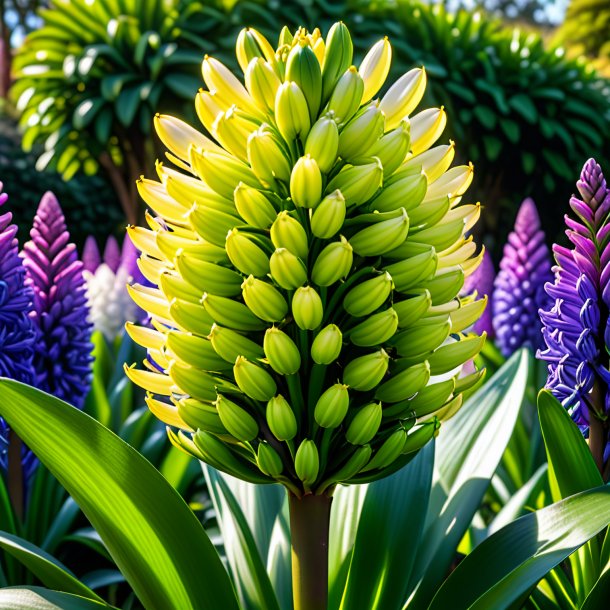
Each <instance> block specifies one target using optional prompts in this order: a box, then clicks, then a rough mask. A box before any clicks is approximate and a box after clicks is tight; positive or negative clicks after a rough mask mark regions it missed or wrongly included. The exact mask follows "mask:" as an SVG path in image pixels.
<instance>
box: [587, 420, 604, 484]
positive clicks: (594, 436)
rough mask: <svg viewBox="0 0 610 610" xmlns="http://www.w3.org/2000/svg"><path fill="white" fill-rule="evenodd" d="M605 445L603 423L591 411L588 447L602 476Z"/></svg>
mask: <svg viewBox="0 0 610 610" xmlns="http://www.w3.org/2000/svg"><path fill="white" fill-rule="evenodd" d="M605 447H606V435H605V433H604V424H603V422H601V421H600V420H599V419H598V418H597V417H596V416H595V414H594V413H591V415H590V417H589V449H590V450H591V453H592V454H593V459H594V460H595V464H596V466H597V468H598V470H599V471H600V473H601V474H602V476H603V474H604V448H605Z"/></svg>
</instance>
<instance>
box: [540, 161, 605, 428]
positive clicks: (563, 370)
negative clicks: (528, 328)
mask: <svg viewBox="0 0 610 610" xmlns="http://www.w3.org/2000/svg"><path fill="white" fill-rule="evenodd" d="M577 188H578V191H579V193H580V196H581V198H580V199H579V198H577V197H572V199H571V200H570V207H571V208H572V211H573V212H574V214H575V215H576V216H577V220H574V219H572V218H570V217H567V216H566V224H567V226H568V230H567V231H566V234H567V236H568V238H569V240H570V241H571V242H572V245H573V247H572V248H571V249H570V248H566V247H563V246H559V245H555V246H554V247H553V252H554V255H555V260H556V262H557V265H556V266H555V267H554V268H553V269H554V272H555V281H554V282H553V283H548V284H547V285H546V291H547V293H548V294H549V296H550V297H551V298H552V299H553V305H552V307H550V309H548V310H541V311H540V317H541V319H542V322H543V324H544V328H543V336H544V340H545V343H546V348H545V349H544V350H541V351H540V352H539V354H538V356H539V358H541V359H543V360H546V361H547V362H548V381H547V387H548V388H549V389H550V390H551V391H552V392H553V394H555V396H557V398H558V399H559V400H560V401H561V402H562V403H563V404H564V405H565V406H566V407H567V408H568V409H569V410H570V412H571V414H572V417H573V419H574V420H575V421H576V423H578V424H579V425H581V426H591V425H592V424H593V423H594V419H597V420H598V421H599V422H600V424H599V425H601V426H602V428H603V429H604V430H605V435H606V439H607V434H608V427H607V421H608V414H609V413H610V390H609V389H608V387H609V384H610V373H609V371H608V350H609V348H610V322H609V318H608V308H609V306H610V264H609V262H610V222H609V219H608V215H609V214H610V189H608V186H607V183H606V180H605V178H604V175H603V173H602V170H601V167H600V166H599V165H598V164H597V163H596V162H595V161H594V160H593V159H590V160H589V161H587V163H586V164H585V166H584V167H583V170H582V173H581V176H580V180H579V181H578V183H577ZM596 425H597V424H596Z"/></svg>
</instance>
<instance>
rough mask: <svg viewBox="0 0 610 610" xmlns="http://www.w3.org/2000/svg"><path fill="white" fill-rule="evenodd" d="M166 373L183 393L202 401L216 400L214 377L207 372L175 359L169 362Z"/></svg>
mask: <svg viewBox="0 0 610 610" xmlns="http://www.w3.org/2000/svg"><path fill="white" fill-rule="evenodd" d="M167 373H168V374H169V376H170V377H171V379H172V381H173V382H174V384H175V385H177V386H178V388H180V390H181V392H182V393H183V394H188V395H189V396H193V397H194V398H198V399H199V400H202V401H211V400H216V385H217V383H216V378H214V377H213V376H212V375H210V374H209V373H206V372H205V371H201V370H199V369H196V368H193V367H191V366H187V365H185V364H181V363H180V362H178V361H177V360H174V361H173V362H170V365H169V367H168V369H167Z"/></svg>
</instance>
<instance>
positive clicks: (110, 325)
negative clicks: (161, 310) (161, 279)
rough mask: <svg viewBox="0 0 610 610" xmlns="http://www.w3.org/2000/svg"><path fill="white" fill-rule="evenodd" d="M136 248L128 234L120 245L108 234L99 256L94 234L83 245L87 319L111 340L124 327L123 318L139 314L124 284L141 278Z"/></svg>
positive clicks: (139, 316) (141, 280)
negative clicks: (88, 312)
mask: <svg viewBox="0 0 610 610" xmlns="http://www.w3.org/2000/svg"><path fill="white" fill-rule="evenodd" d="M137 260H138V251H137V250H136V249H135V246H134V245H133V243H132V241H131V239H130V238H129V236H126V237H125V240H124V241H123V246H122V249H121V248H119V245H118V243H117V241H116V239H115V238H114V237H112V236H111V237H109V238H108V240H107V241H106V245H105V247H104V255H103V257H102V256H100V252H99V249H98V247H97V244H96V242H95V238H94V237H92V236H90V237H88V238H87V240H86V242H85V247H84V249H83V264H84V275H85V281H86V284H87V298H88V302H89V308H90V311H91V313H90V319H91V322H92V323H93V327H94V329H95V330H97V331H99V332H101V333H102V335H104V337H105V338H106V340H107V341H109V342H112V341H114V340H115V338H116V337H117V336H118V335H119V334H120V333H121V332H122V331H123V328H124V326H125V322H128V321H129V322H134V321H136V320H139V319H141V318H142V311H141V309H140V308H139V307H138V306H137V305H136V304H135V303H134V302H133V300H132V299H131V298H130V296H129V294H128V293H127V285H128V284H131V283H134V282H143V281H144V277H143V276H142V274H141V272H140V270H139V268H138V266H137Z"/></svg>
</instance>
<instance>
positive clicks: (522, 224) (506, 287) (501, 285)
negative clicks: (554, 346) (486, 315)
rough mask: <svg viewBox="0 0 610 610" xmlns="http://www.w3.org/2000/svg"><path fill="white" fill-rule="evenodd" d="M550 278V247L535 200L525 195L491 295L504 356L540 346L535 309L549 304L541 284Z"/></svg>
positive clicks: (497, 333)
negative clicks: (520, 349) (526, 197)
mask: <svg viewBox="0 0 610 610" xmlns="http://www.w3.org/2000/svg"><path fill="white" fill-rule="evenodd" d="M552 279H553V273H552V271H551V259H550V254H549V249H548V247H547V245H546V243H545V236H544V232H543V231H542V229H541V228H540V217H539V216H538V211H537V210H536V204H535V203H534V202H533V200H532V199H526V200H525V201H524V202H523V203H522V204H521V207H520V208H519V212H518V213H517V219H516V221H515V228H514V230H513V231H512V232H511V233H510V235H509V236H508V241H507V243H506V245H505V246H504V256H503V257H502V260H501V262H500V271H499V273H498V275H497V277H496V279H495V282H494V291H493V296H492V311H493V314H492V317H493V324H494V329H495V333H496V343H497V345H498V347H499V348H500V350H501V351H502V353H503V354H504V356H507V357H508V356H510V355H511V354H512V353H513V352H515V351H516V350H517V349H519V348H521V347H528V348H530V349H532V350H534V351H535V350H536V349H538V348H539V347H542V343H543V340H542V332H541V324H540V319H539V317H538V310H539V309H540V308H546V307H547V305H549V297H548V295H547V294H546V292H545V291H544V285H545V283H546V282H547V281H550V280H552Z"/></svg>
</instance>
